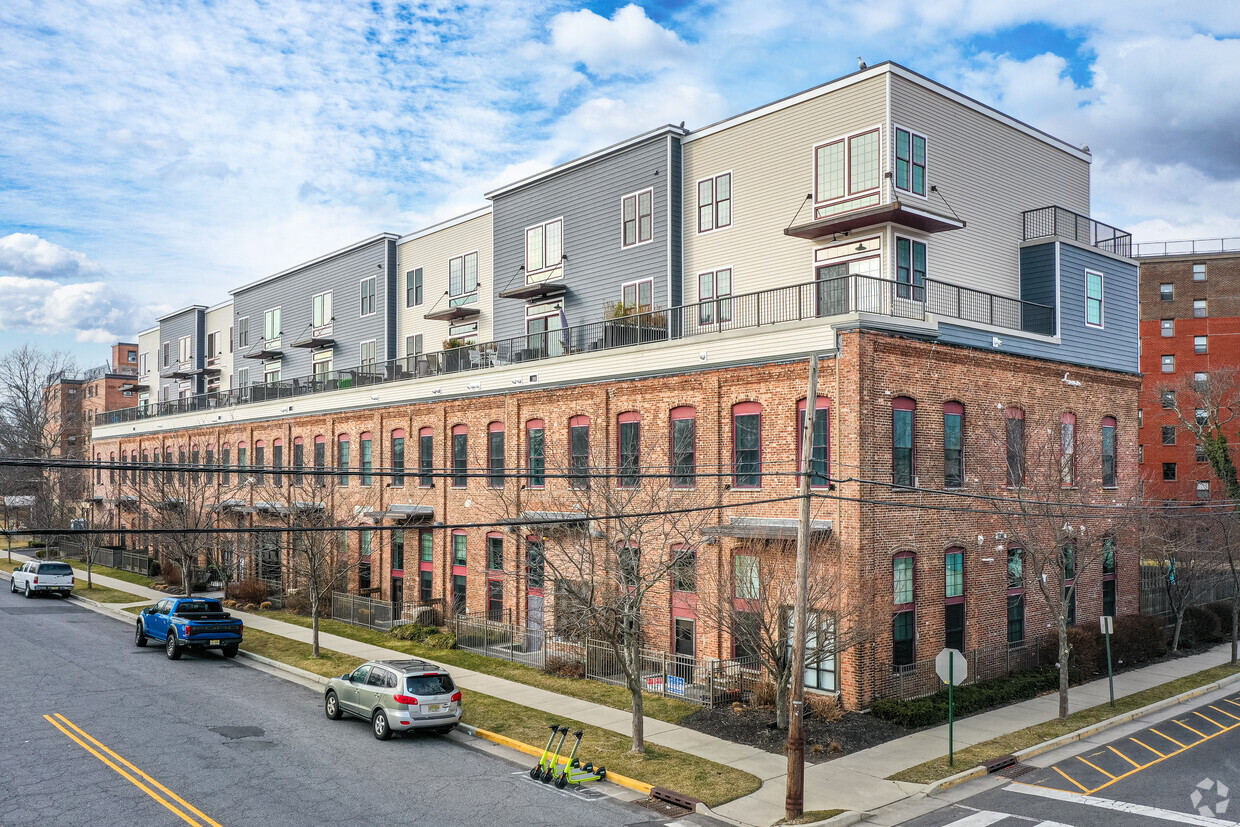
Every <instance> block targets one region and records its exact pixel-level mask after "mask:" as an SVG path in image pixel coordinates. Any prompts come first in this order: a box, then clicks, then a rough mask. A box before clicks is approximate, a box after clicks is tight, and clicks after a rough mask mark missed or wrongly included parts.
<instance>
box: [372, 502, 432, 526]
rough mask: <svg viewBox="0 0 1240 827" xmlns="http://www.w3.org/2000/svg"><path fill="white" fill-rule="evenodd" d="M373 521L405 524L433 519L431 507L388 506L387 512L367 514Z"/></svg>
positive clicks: (427, 521)
mask: <svg viewBox="0 0 1240 827" xmlns="http://www.w3.org/2000/svg"><path fill="white" fill-rule="evenodd" d="M367 516H369V517H371V518H372V519H375V520H404V521H406V522H419V523H422V522H426V523H429V522H431V521H432V520H434V519H435V506H433V505H404V504H396V505H389V506H388V508H387V511H371V512H369V513H368V514H367Z"/></svg>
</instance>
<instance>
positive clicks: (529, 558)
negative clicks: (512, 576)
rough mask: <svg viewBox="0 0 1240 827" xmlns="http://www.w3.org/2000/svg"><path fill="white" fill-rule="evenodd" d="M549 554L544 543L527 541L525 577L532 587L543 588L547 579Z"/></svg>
mask: <svg viewBox="0 0 1240 827" xmlns="http://www.w3.org/2000/svg"><path fill="white" fill-rule="evenodd" d="M546 568H547V556H546V553H545V552H544V551H543V544H542V543H539V542H531V543H527V544H526V546H525V577H526V584H527V585H528V586H529V587H530V588H531V589H541V588H542V587H543V584H544V582H545V580H546Z"/></svg>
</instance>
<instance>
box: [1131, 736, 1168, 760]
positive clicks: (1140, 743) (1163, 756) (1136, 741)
mask: <svg viewBox="0 0 1240 827" xmlns="http://www.w3.org/2000/svg"><path fill="white" fill-rule="evenodd" d="M1128 740H1129V741H1132V742H1133V743H1134V744H1139V745H1140V746H1143V747H1145V748H1146V749H1148V750H1149V751H1150V752H1152V753H1154V754H1155V755H1157V756H1158V757H1159V758H1166V757H1167V756H1165V755H1163V754H1162V753H1161V752H1159V751H1158V750H1156V749H1154V748H1153V747H1151V746H1147V745H1146V744H1145V743H1143V742H1141V741H1138V740H1137V739H1136V738H1129V739H1128Z"/></svg>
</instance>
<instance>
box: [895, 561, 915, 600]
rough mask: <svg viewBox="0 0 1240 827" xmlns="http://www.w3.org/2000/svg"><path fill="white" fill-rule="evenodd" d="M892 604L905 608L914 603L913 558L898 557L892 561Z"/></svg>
mask: <svg viewBox="0 0 1240 827" xmlns="http://www.w3.org/2000/svg"><path fill="white" fill-rule="evenodd" d="M891 571H892V574H891V584H892V602H893V603H895V605H897V606H903V605H905V604H909V603H912V602H913V558H912V557H908V556H905V557H896V558H895V559H894V560H893V561H892V570H891Z"/></svg>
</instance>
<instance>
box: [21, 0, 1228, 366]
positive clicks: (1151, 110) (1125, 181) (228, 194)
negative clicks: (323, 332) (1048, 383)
mask: <svg viewBox="0 0 1240 827" xmlns="http://www.w3.org/2000/svg"><path fill="white" fill-rule="evenodd" d="M1238 38H1240V3H1236V2H1220V1H1219V0H1213V1H1212V2H1201V1H1199V0H1178V2H1175V3H1167V2H1165V0H1123V2H1119V0H1019V2H1014V1H1013V0H933V2H929V3H928V2H925V0H838V1H837V0H805V1H804V2H802V1H801V0H796V1H794V2H772V0H718V2H693V0H667V2H664V3H660V4H653V3H652V4H647V5H620V4H614V3H613V4H602V3H600V4H592V5H589V6H584V7H583V6H580V5H567V4H563V3H557V2H555V0H549V1H548V0H542V2H525V1H524V0H488V2H485V3H478V4H474V3H473V2H472V0H459V1H458V2H453V3H443V4H437V3H434V2H430V3H405V2H386V0H368V2H364V3H362V2H345V0H339V2H332V1H331V0H307V1H305V2H294V0H286V2H269V0H262V1H261V2H254V1H253V0H205V2H204V1H202V0H184V2H177V3H169V2H163V0H85V1H84V2H83V0H78V2H73V3H70V2H65V1H64V0H6V2H4V3H0V78H3V79H4V80H3V82H0V350H4V349H7V348H9V347H12V346H14V345H16V344H18V343H20V342H22V341H37V342H39V343H40V344H42V345H44V346H46V347H59V348H64V349H68V350H71V351H72V352H73V353H75V354H76V355H77V356H78V358H79V360H80V361H82V362H83V363H84V364H94V363H98V362H101V361H103V358H104V356H105V355H106V351H105V349H104V346H105V345H106V344H108V343H109V342H110V341H112V340H114V339H115V338H117V337H130V336H133V335H134V334H135V333H136V331H137V330H138V329H141V328H143V327H147V326H150V324H151V323H152V322H153V320H154V318H155V317H156V316H157V315H159V313H160V312H163V311H167V310H169V309H174V308H176V307H181V306H184V305H185V304H189V303H191V302H197V303H204V304H213V303H216V302H218V301H221V300H223V299H225V298H227V290H228V288H230V287H233V286H236V285H238V284H242V283H244V282H247V281H250V280H252V279H255V278H257V277H260V276H263V275H266V274H269V273H272V272H275V271H277V270H280V269H283V268H285V267H287V266H290V265H292V264H295V263H297V262H299V261H302V260H305V259H308V258H312V257H314V256H316V255H318V254H321V253H323V252H326V251H329V250H331V249H334V248H336V247H339V246H342V245H344V244H347V243H349V242H352V241H356V240H359V239H361V238H364V237H367V236H369V235H373V234H374V233H376V232H379V231H382V230H389V231H393V232H398V233H405V232H409V231H411V230H413V229H417V228H419V227H421V226H424V225H426V224H428V223H431V222H433V221H435V220H437V219H440V218H444V217H448V216H451V215H456V214H459V213H461V212H465V211H466V210H468V209H471V208H473V207H475V206H480V205H481V204H483V203H484V201H483V199H482V193H483V192H485V191H486V190H487V189H488V188H490V187H492V186H495V185H498V184H502V183H507V182H509V181H511V180H514V179H516V178H518V177H521V176H522V175H524V174H528V173H530V172H533V171H536V170H539V169H542V168H545V167H546V166H548V165H550V164H553V163H556V162H558V161H562V160H565V159H567V158H570V157H573V156H575V155H578V154H580V153H582V152H585V151H589V150H591V149H594V148H597V147H599V146H603V145H605V144H607V143H610V142H612V141H614V140H616V139H619V138H623V137H627V136H629V135H632V134H635V133H638V132H641V131H644V130H645V129H647V128H649V127H652V126H654V125H657V124H661V123H668V122H671V123H679V122H680V121H682V120H683V121H685V122H686V124H687V126H688V127H689V128H690V129H692V128H694V127H697V126H702V125H705V124H707V123H710V122H712V121H715V120H718V119H720V118H722V117H725V116H727V115H730V114H734V113H736V112H740V111H743V110H745V109H748V108H750V107H753V106H757V105H760V104H762V103H765V102H768V101H771V100H774V99H776V98H779V97H782V96H784V95H787V94H790V93H793V92H796V91H799V90H801V89H804V88H808V87H810V86H814V85H816V84H819V83H821V82H823V81H826V80H830V79H832V78H835V77H838V76H840V75H844V74H847V73H849V72H852V71H854V70H855V69H856V60H857V55H863V56H864V57H865V59H866V60H867V61H868V62H869V63H871V64H874V63H878V62H880V61H883V60H895V61H897V62H900V63H903V64H904V65H906V66H909V67H911V68H913V69H915V70H916V71H919V72H921V73H922V74H925V75H928V76H930V77H932V78H934V79H936V80H938V81H940V82H942V83H945V84H947V85H949V86H952V87H954V88H957V89H960V90H961V91H964V92H966V93H967V94H970V95H972V96H974V97H976V98H978V99H980V100H982V101H984V102H986V103H989V104H991V105H993V106H996V107H998V108H999V109H1001V110H1003V111H1005V112H1008V113H1010V114H1012V115H1014V116H1016V117H1018V118H1021V119H1022V120H1025V121H1027V122H1029V123H1031V124H1033V125H1035V126H1038V127H1040V128H1042V129H1045V130H1047V131H1049V132H1051V133H1052V134H1054V135H1057V136H1059V137H1062V138H1064V139H1066V140H1068V141H1070V142H1072V143H1074V144H1078V145H1079V144H1088V145H1089V146H1090V147H1091V149H1092V150H1093V153H1094V159H1095V163H1094V165H1093V193H1094V203H1093V212H1094V215H1095V217H1097V218H1100V219H1102V220H1104V221H1107V222H1108V223H1112V224H1116V225H1118V226H1121V227H1123V228H1126V229H1129V230H1131V231H1132V232H1133V233H1134V235H1135V236H1136V239H1137V241H1151V240H1167V239H1182V238H1206V237H1220V236H1240V220H1238V219H1237V208H1236V205H1237V204H1240V128H1237V123H1238V121H1237V113H1238V112H1240V39H1238Z"/></svg>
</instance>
